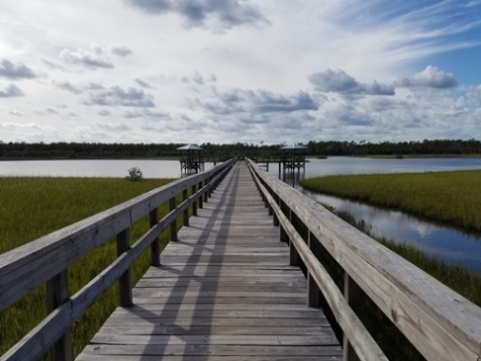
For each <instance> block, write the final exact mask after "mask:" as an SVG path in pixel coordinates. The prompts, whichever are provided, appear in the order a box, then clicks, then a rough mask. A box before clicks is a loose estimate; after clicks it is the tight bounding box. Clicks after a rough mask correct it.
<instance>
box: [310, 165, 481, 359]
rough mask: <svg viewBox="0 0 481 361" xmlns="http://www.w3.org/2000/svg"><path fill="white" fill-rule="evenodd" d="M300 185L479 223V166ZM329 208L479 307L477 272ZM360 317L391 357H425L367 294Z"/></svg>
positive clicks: (472, 225) (471, 225)
mask: <svg viewBox="0 0 481 361" xmlns="http://www.w3.org/2000/svg"><path fill="white" fill-rule="evenodd" d="M302 186H303V187H304V188H306V189H308V190H311V191H314V192H320V193H326V194H331V195H335V196H341V197H346V198H350V199H355V200H361V201H364V202H368V203H372V204H376V205H379V206H383V207H388V208H395V209H400V210H403V211H406V212H408V213H411V214H416V215H418V216H421V217H425V218H428V219H431V220H433V221H441V222H446V223H449V224H452V225H455V226H459V227H463V228H464V229H467V230H469V229H471V230H480V228H481V212H480V210H481V192H480V191H481V171H455V172H439V173H438V172H436V173H413V174H387V175H355V176H328V177H318V178H312V179H307V180H304V181H303V182H302ZM327 208H330V207H327ZM331 211H332V212H333V213H336V214H337V215H338V216H340V217H341V218H343V219H344V220H346V221H347V222H349V223H351V224H352V225H354V226H355V227H357V228H358V229H360V230H361V231H363V232H364V233H367V234H368V235H370V236H371V237H373V238H375V239H376V240H377V241H379V242H380V243H382V244H383V245H385V246H386V247H388V248H390V249H391V250H392V251H394V252H396V253H397V254H399V255H400V256H402V257H404V258H405V259H406V260H408V261H410V262H411V263H413V264H414V265H416V266H417V267H419V268H421V269H422V270H424V271H425V272H426V273H428V274H430V275H431V276H433V277H434V278H436V279H438V280H439V281H440V282H442V283H444V284H445V285H446V286H448V287H449V288H451V289H453V290H454V291H456V292H458V293H459V294H461V295H463V296H464V297H466V298H467V299H469V300H470V301H471V302H473V303H474V304H476V305H478V306H480V307H481V274H479V273H476V272H472V271H469V270H467V269H465V268H463V267H460V266H451V265H447V264H445V263H443V262H442V261H441V260H439V259H437V258H435V257H431V256H428V255H426V254H425V253H423V252H422V251H421V250H419V249H418V248H416V247H414V246H410V245H405V244H399V243H398V242H396V241H395V240H390V239H386V238H380V237H374V236H373V235H372V234H370V226H369V225H368V224H366V223H365V222H364V220H359V221H356V220H355V219H354V218H353V217H352V216H351V215H350V214H348V213H345V212H340V213H339V212H336V210H335V209H331ZM327 264H328V265H330V266H331V268H332V269H333V270H330V273H331V274H332V276H333V277H334V278H335V279H336V280H337V283H338V284H339V283H342V279H340V277H339V274H342V270H341V269H340V266H339V265H337V264H336V263H335V262H334V261H332V260H327ZM336 275H337V276H336ZM341 289H342V287H341ZM359 317H360V318H361V319H362V321H363V323H364V324H365V325H366V327H367V329H368V330H369V331H370V333H371V334H372V335H373V337H374V338H375V339H376V341H377V342H378V344H379V345H380V346H381V348H382V349H383V350H384V352H385V353H386V355H387V356H388V358H389V359H390V360H396V361H402V360H415V361H418V360H419V361H421V360H424V358H423V357H422V356H421V355H420V354H419V352H417V351H416V350H415V349H414V347H413V346H412V345H411V344H410V343H409V342H408V341H407V340H406V338H405V337H404V336H403V335H402V334H401V333H400V332H399V331H398V330H397V328H396V327H395V326H394V325H393V324H392V323H391V321H390V320H389V319H388V318H387V317H386V316H385V315H384V314H383V313H382V312H381V311H380V310H379V308H377V306H376V305H375V304H374V303H373V302H372V301H370V300H369V299H368V298H366V301H365V305H364V307H363V312H361V313H360V314H359Z"/></svg>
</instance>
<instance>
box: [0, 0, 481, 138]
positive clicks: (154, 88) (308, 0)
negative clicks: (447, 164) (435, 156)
mask: <svg viewBox="0 0 481 361" xmlns="http://www.w3.org/2000/svg"><path fill="white" fill-rule="evenodd" d="M480 70H481V1H480V0H445V1H434V0H408V1H406V0H258V1H253V0H190V1H189V0H102V1H98V0H82V1H74V0H42V1H37V0H21V1H19V0H1V1H0V141H1V142H27V143H32V142H44V143H51V142H89V143H91V142H95V143H97V142H101V143H198V144H202V143H207V142H211V143H238V142H240V143H249V144H280V143H287V144H290V143H297V142H304V143H306V142H308V141H310V140H315V141H329V140H341V141H355V142H364V141H366V142H384V141H390V142H399V141H422V140H424V139H480V138H481V71H480Z"/></svg>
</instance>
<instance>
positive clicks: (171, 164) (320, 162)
mask: <svg viewBox="0 0 481 361" xmlns="http://www.w3.org/2000/svg"><path fill="white" fill-rule="evenodd" d="M211 166H212V164H206V169H208V168H209V167H211ZM132 167H139V168H140V169H141V170H142V172H143V175H144V177H146V178H178V177H179V176H180V165H179V162H178V161H175V160H171V161H169V160H55V161H7V162H5V161H2V162H0V176H14V175H16V176H61V177H72V176H80V177H125V176H126V175H127V170H128V169H129V168H132ZM458 169H481V159H464V158H459V159H455V158H445V159H401V160H396V159H369V158H352V157H329V158H328V159H312V160H311V161H310V162H309V163H307V165H306V171H305V174H303V175H301V177H315V176H322V175H330V174H370V173H373V174H374V173H396V172H427V171H449V170H458ZM270 173H271V174H273V175H276V176H277V175H278V167H277V166H276V165H271V167H270ZM287 182H288V183H290V184H292V185H294V186H298V179H295V178H290V179H287ZM306 194H307V195H309V196H310V197H312V198H313V199H315V200H317V201H319V202H322V203H326V204H328V205H330V206H332V207H335V208H336V209H337V210H339V211H346V212H348V213H350V214H352V215H353V216H354V217H355V218H356V219H358V220H361V219H362V220H364V221H365V222H366V223H368V224H370V225H371V227H372V228H371V229H372V232H373V233H375V234H376V235H379V236H384V237H387V238H392V239H395V240H397V241H399V242H405V243H408V244H412V245H416V246H417V247H419V248H421V249H422V250H423V251H425V252H426V253H428V254H431V255H435V256H438V257H441V258H442V259H443V260H445V261H446V262H448V263H451V264H462V265H464V266H466V267H469V268H471V269H475V270H478V271H480V272H481V239H480V238H479V237H477V236H475V235H467V234H465V233H463V232H460V231H457V230H453V229H450V228H447V227H443V226H439V225H435V224H431V223H429V222H425V221H423V220H419V219H416V218H414V217H411V216H408V215H406V214H403V213H400V212H395V211H387V210H384V209H378V208H375V207H372V206H368V205H364V204H359V203H356V202H350V201H346V200H342V199H338V198H334V197H328V196H323V195H318V194H311V193H308V192H306Z"/></svg>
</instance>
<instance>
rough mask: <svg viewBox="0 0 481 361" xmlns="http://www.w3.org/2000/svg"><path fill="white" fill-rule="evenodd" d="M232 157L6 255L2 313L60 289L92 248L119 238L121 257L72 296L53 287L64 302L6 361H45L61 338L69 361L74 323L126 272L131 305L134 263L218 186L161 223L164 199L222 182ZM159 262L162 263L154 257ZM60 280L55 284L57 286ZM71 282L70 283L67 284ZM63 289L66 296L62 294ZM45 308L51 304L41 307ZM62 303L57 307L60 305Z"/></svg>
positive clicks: (0, 286)
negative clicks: (131, 237) (137, 229)
mask: <svg viewBox="0 0 481 361" xmlns="http://www.w3.org/2000/svg"><path fill="white" fill-rule="evenodd" d="M232 164H233V163H232V161H228V162H226V163H223V164H221V165H219V166H217V167H214V168H212V169H211V170H209V171H207V172H203V173H201V174H198V175H194V176H192V177H189V178H186V179H181V180H178V181H175V182H173V183H171V184H169V185H166V186H164V187H161V188H158V189H155V190H153V191H151V192H148V193H146V194H144V195H142V196H139V197H136V198H134V199H132V200H130V201H127V202H125V203H122V204H120V205H118V206H116V207H113V208H111V209H109V210H107V211H105V212H101V213H99V214H97V215H95V216H92V217H89V218H87V219H84V220H82V221H80V222H77V223H75V224H73V225H71V226H69V227H66V228H63V229H61V230H59V231H56V232H54V233H51V234H49V235H47V236H45V237H42V238H40V239H38V240H36V241H33V242H30V243H28V244H26V245H24V246H22V247H19V248H17V249H14V250H12V251H10V252H7V253H4V254H1V255H0V311H2V310H3V309H5V308H7V307H9V306H10V305H11V304H13V303H14V302H16V301H17V300H19V299H21V298H22V297H23V296H25V295H26V294H28V293H29V292H30V291H32V290H33V289H35V288H37V287H38V286H41V285H42V284H43V283H46V282H48V283H49V285H50V288H52V286H53V288H58V285H56V284H57V283H58V282H51V281H50V280H54V279H55V277H57V275H59V274H67V270H68V267H69V266H70V265H71V264H72V263H73V262H75V261H76V260H78V259H80V258H82V257H83V256H85V255H86V254H87V253H88V252H90V251H91V250H93V249H94V248H96V247H98V246H99V245H101V244H103V243H104V242H105V241H107V240H108V239H109V238H110V237H112V236H115V235H119V234H120V235H119V236H118V245H119V249H118V253H119V257H118V258H117V259H116V260H115V261H114V262H113V263H112V264H111V265H110V266H109V267H107V268H106V269H105V270H104V271H103V272H101V273H100V274H99V275H98V276H97V277H95V278H94V279H93V280H91V281H90V282H89V283H88V284H87V285H86V286H85V287H84V288H82V289H81V290H80V291H79V292H77V294H76V295H74V296H72V297H71V298H70V297H69V295H68V290H67V288H66V287H64V290H61V289H58V290H54V289H52V292H50V293H51V295H50V296H49V297H48V298H49V299H50V300H53V299H54V298H59V296H62V297H61V298H62V302H61V303H60V304H57V303H59V302H50V306H49V308H50V309H49V312H50V313H49V315H48V316H47V317H46V318H45V319H44V320H43V321H42V322H41V323H40V324H39V325H38V326H37V327H35V328H34V329H33V330H31V331H30V332H29V333H28V334H27V335H26V336H25V337H24V338H23V339H22V340H20V341H19V342H18V343H17V344H16V345H15V346H14V347H12V348H11V349H10V350H9V351H8V352H7V353H6V354H5V355H3V356H2V357H1V360H17V359H29V360H30V359H40V358H41V357H42V356H43V355H44V354H45V353H47V352H48V350H49V349H50V348H51V347H52V346H53V345H54V344H55V343H56V342H57V341H58V340H59V339H60V340H61V342H59V343H58V348H57V351H55V353H54V357H55V358H56V356H55V355H59V358H60V359H68V355H67V354H71V352H70V346H69V342H68V333H69V332H70V331H69V330H70V326H71V325H72V324H73V322H74V321H75V320H77V319H78V318H79V317H80V316H82V315H83V314H84V313H85V312H86V311H87V310H88V308H89V307H90V306H91V305H92V304H93V303H94V302H95V301H96V300H97V299H98V298H99V297H100V296H101V295H102V293H103V292H105V291H106V290H107V289H108V288H109V287H110V286H111V285H112V284H113V283H114V282H116V281H117V280H118V279H119V278H121V276H122V275H125V276H126V277H125V280H124V282H123V286H124V287H121V289H122V295H121V298H122V299H123V301H122V304H124V305H130V304H131V302H130V298H131V296H130V289H131V286H130V282H129V280H128V279H129V278H130V277H127V276H128V272H129V267H130V265H131V264H132V263H133V262H134V261H135V260H136V259H137V258H138V257H139V256H140V255H141V254H142V253H143V252H144V251H145V250H146V249H147V248H148V247H149V246H150V245H152V244H153V243H154V242H156V241H157V239H158V235H159V234H160V232H161V231H162V230H164V229H165V228H166V227H167V226H168V225H170V224H171V223H173V222H175V221H176V219H177V217H178V216H179V215H180V214H182V213H183V212H185V211H186V210H187V209H188V207H189V206H190V204H191V203H192V202H195V201H196V200H197V199H199V198H201V197H203V196H204V195H205V194H206V192H207V191H209V190H210V189H211V188H212V187H213V184H211V183H208V184H206V187H204V188H203V189H199V190H198V191H197V192H196V193H195V194H193V195H192V196H191V197H189V198H187V199H185V200H184V202H183V203H182V204H181V205H179V206H178V207H176V208H175V209H173V210H172V212H170V213H169V214H168V215H167V216H166V217H164V218H163V219H162V220H160V221H157V220H156V218H157V217H156V215H154V214H153V213H152V214H151V212H154V213H155V210H156V209H157V208H158V207H159V206H160V205H161V204H162V203H164V202H166V201H168V200H169V199H172V198H173V197H175V195H176V194H179V193H182V192H184V191H185V190H186V189H189V188H190V187H192V186H193V185H194V184H197V183H199V181H202V180H204V179H212V180H213V181H218V180H220V179H222V177H224V176H225V174H226V173H227V172H228V171H229V169H230V168H231V166H232ZM148 214H151V216H152V217H150V218H151V228H150V230H149V231H148V232H146V233H145V235H144V236H143V237H141V238H140V239H139V240H138V241H137V242H136V243H135V244H134V245H133V246H132V247H130V246H129V242H128V236H127V235H128V229H129V227H130V225H131V224H132V223H134V222H135V221H137V220H138V219H139V218H140V217H142V216H145V215H148ZM153 263H154V264H156V263H157V262H156V261H155V259H154V262H153ZM54 283H55V284H54ZM65 284H66V283H65ZM61 293H62V294H61ZM39 307H45V305H39ZM54 307H56V308H54Z"/></svg>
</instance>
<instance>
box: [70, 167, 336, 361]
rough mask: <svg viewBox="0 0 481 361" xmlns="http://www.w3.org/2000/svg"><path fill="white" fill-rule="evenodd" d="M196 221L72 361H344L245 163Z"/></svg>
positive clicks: (209, 201)
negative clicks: (291, 263) (309, 304)
mask: <svg viewBox="0 0 481 361" xmlns="http://www.w3.org/2000/svg"><path fill="white" fill-rule="evenodd" d="M197 213H198V216H197V217H192V218H190V220H189V226H188V227H184V228H182V229H181V230H180V231H179V233H178V242H175V243H174V242H171V243H170V244H169V245H168V246H167V247H166V249H165V250H164V251H163V253H162V254H161V262H160V263H161V265H160V266H158V267H151V268H150V269H149V270H148V272H147V273H146V274H145V276H144V278H142V280H140V281H139V282H138V284H137V285H136V287H135V288H134V289H133V302H134V306H133V307H130V308H119V309H117V310H116V311H115V312H114V313H113V314H112V316H111V317H110V318H109V320H108V321H107V322H106V323H105V325H104V326H103V328H102V329H101V330H100V331H99V332H98V334H97V335H96V336H95V337H94V338H93V339H92V341H91V344H90V345H89V346H87V347H86V348H85V350H84V351H83V352H82V354H81V355H79V357H78V360H110V359H113V358H114V359H116V360H129V361H130V360H149V359H155V360H206V361H207V360H210V361H220V360H224V361H227V360H233V361H236V360H253V361H256V360H341V359H342V350H341V347H340V344H339V341H338V340H337V339H336V337H335V336H334V332H333V330H332V329H331V327H330V325H329V323H328V322H327V320H326V317H325V315H324V313H323V312H322V310H320V309H317V308H309V307H307V304H306V280H305V277H304V275H303V274H302V272H301V271H300V270H299V268H297V267H291V266H288V264H289V249H288V247H286V245H285V244H284V243H281V242H279V229H278V228H276V227H273V226H272V219H271V218H270V217H269V216H268V212H267V209H266V208H265V205H264V202H262V200H261V198H260V196H259V195H258V193H257V190H256V188H255V185H254V183H253V181H252V178H251V176H250V174H249V172H248V170H247V168H246V167H245V165H243V164H242V165H238V166H236V167H234V169H233V170H232V171H231V173H230V174H229V175H228V176H227V177H226V179H224V181H223V183H221V185H220V186H219V187H218V188H217V190H216V191H215V192H214V193H213V194H212V196H211V198H209V199H208V201H207V202H204V204H203V209H198V210H197Z"/></svg>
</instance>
